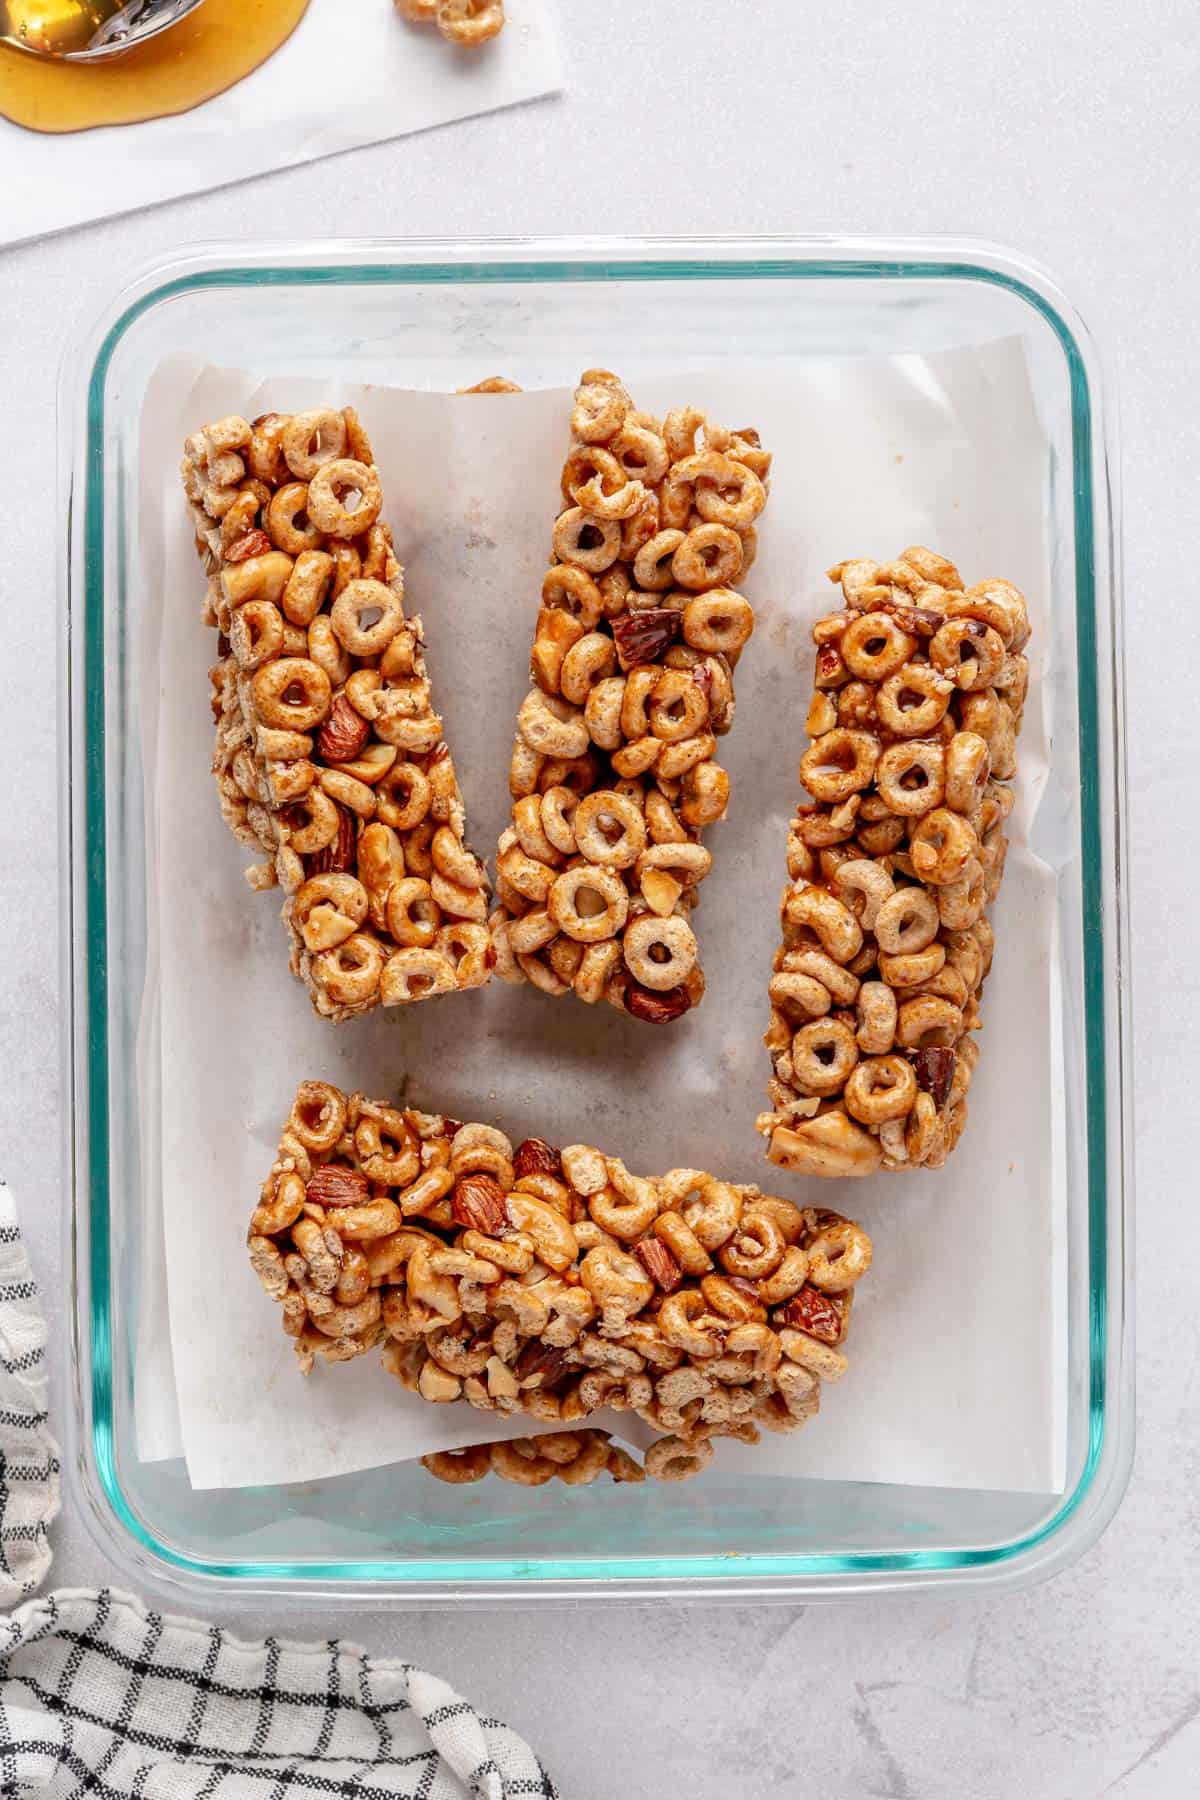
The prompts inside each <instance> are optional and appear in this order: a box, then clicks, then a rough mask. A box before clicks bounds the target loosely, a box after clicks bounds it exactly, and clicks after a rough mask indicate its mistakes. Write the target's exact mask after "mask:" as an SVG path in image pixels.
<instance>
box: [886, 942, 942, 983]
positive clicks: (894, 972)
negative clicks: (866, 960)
mask: <svg viewBox="0 0 1200 1800" xmlns="http://www.w3.org/2000/svg"><path fill="white" fill-rule="evenodd" d="M945 962H946V951H945V947H944V946H943V945H941V944H926V946H925V948H924V949H923V950H903V951H901V952H900V953H899V955H892V953H891V952H890V951H888V950H881V951H880V952H879V973H880V974H881V975H882V976H883V979H884V980H885V981H886V982H887V984H888V986H889V987H890V988H901V989H903V988H923V987H924V984H925V983H926V982H927V981H932V980H933V979H934V977H935V976H936V975H938V974H939V973H940V972H941V970H942V968H943V967H944V966H945Z"/></svg>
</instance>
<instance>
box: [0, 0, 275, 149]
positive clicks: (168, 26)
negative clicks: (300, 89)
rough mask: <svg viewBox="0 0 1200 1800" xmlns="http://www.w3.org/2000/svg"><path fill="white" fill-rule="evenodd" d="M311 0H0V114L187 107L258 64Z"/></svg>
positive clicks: (120, 115)
mask: <svg viewBox="0 0 1200 1800" xmlns="http://www.w3.org/2000/svg"><path fill="white" fill-rule="evenodd" d="M307 10H308V0H0V116H4V117H6V118H9V119H11V120H13V122H14V123H15V124H18V125H24V126H26V127H28V129H29V130H31V131H42V132H66V131H83V130H86V129H88V128H89V127H91V126H95V125H129V124H134V123H136V122H137V121H139V120H142V119H157V118H162V117H164V116H165V115H166V114H168V113H179V112H187V111H188V110H189V109H190V108H191V107H193V106H199V105H201V104H202V102H203V101H205V100H210V99H212V97H213V96H214V95H215V94H220V93H223V92H224V90H225V89H226V88H229V87H232V86H233V85H234V84H235V83H236V82H238V81H241V80H242V79H243V77H244V76H246V75H249V74H250V73H251V71H252V70H254V69H256V68H258V66H259V64H260V63H263V62H265V61H266V59H267V58H268V57H269V56H270V55H271V54H272V53H273V52H274V51H276V50H277V49H278V48H279V46H280V45H281V44H282V43H284V42H285V41H286V40H287V38H289V37H290V36H291V34H292V32H293V31H294V30H295V28H296V26H297V25H298V24H299V22H300V20H301V19H302V18H303V16H304V14H305V12H306V11H307Z"/></svg>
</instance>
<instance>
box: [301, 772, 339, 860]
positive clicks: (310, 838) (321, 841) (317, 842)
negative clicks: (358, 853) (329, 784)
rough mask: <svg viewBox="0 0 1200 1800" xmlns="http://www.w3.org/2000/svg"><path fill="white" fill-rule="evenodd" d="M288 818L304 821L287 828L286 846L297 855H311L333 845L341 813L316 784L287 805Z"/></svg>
mask: <svg viewBox="0 0 1200 1800" xmlns="http://www.w3.org/2000/svg"><path fill="white" fill-rule="evenodd" d="M288 817H289V819H295V818H297V817H300V818H302V819H303V821H304V823H303V824H291V825H289V827H288V837H287V841H288V846H289V848H290V849H291V850H293V851H294V852H295V854H296V855H297V856H312V855H313V854H314V853H315V852H316V851H318V850H324V849H325V847H326V845H327V844H332V843H333V841H334V839H335V838H336V837H337V835H338V831H339V828H340V826H341V820H342V815H341V813H340V812H339V811H338V808H337V807H336V806H335V804H334V802H333V801H332V800H331V799H330V798H329V795H328V794H327V793H325V792H324V790H323V789H321V788H319V787H311V788H309V790H308V792H307V793H305V794H301V796H300V798H299V799H298V800H294V801H293V802H292V803H291V805H290V806H289V808H288Z"/></svg>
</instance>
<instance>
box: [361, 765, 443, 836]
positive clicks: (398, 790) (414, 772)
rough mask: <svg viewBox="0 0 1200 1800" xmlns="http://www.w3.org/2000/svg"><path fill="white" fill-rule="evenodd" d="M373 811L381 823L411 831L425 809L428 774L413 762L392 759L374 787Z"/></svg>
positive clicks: (425, 811) (427, 792)
mask: <svg viewBox="0 0 1200 1800" xmlns="http://www.w3.org/2000/svg"><path fill="white" fill-rule="evenodd" d="M375 796H376V811H377V813H378V816H379V818H380V819H381V820H382V821H383V823H384V824H385V825H391V826H393V827H394V828H395V829H396V830H397V831H411V830H412V829H413V828H414V826H417V825H419V824H420V823H421V821H422V819H424V818H425V816H426V814H427V813H428V811H429V806H430V802H431V800H432V797H433V796H432V790H431V788H430V785H429V777H428V776H427V775H426V774H425V772H424V770H423V769H418V768H417V766H416V764H415V763H410V762H395V763H393V764H392V766H391V768H390V769H389V770H388V771H387V774H386V775H385V776H384V777H383V780H382V781H381V782H380V783H379V784H378V786H377V787H376V789H375Z"/></svg>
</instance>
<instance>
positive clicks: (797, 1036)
mask: <svg viewBox="0 0 1200 1800" xmlns="http://www.w3.org/2000/svg"><path fill="white" fill-rule="evenodd" d="M829 574H830V579H831V580H833V581H836V582H838V583H840V585H841V589H842V600H843V605H842V606H841V608H840V609H839V610H838V611H837V612H834V613H830V614H828V615H827V616H826V617H825V618H823V619H820V620H818V622H817V624H816V626H815V627H814V629H813V637H814V639H815V641H816V645H817V657H816V680H815V687H814V692H813V697H812V702H811V705H810V707H809V712H808V721H807V727H806V729H807V733H808V736H809V738H810V739H811V742H810V744H809V747H808V749H807V750H806V751H805V752H804V755H803V757H802V758H801V761H800V779H801V781H802V782H803V784H804V786H805V788H806V789H807V791H808V793H809V795H810V796H811V803H809V804H805V805H803V806H801V807H800V809H799V811H798V813H797V815H796V817H795V819H794V820H793V821H792V829H791V835H790V836H789V838H788V850H787V866H788V876H789V885H788V887H787V888H786V889H785V891H784V895H783V902H782V916H783V942H782V944H781V946H780V948H779V951H778V953H777V955H776V957H775V962H774V967H773V972H772V975H771V980H770V1000H771V1023H770V1026H769V1029H768V1031H767V1034H766V1038H765V1042H766V1045H767V1048H768V1050H769V1051H770V1054H771V1062H772V1075H771V1079H770V1082H769V1084H768V1092H769V1095H770V1099H771V1104H772V1109H773V1110H772V1111H770V1112H767V1113H762V1114H760V1116H759V1120H758V1127H759V1130H760V1131H761V1132H762V1133H763V1135H764V1136H765V1137H767V1138H768V1140H769V1147H768V1150H767V1155H768V1157H769V1159H770V1161H772V1162H774V1163H777V1164H779V1165H780V1166H781V1167H782V1168H786V1169H794V1170H796V1171H797V1172H798V1173H800V1174H804V1175H823V1176H830V1177H835V1176H846V1175H869V1174H871V1173H873V1172H874V1171H875V1170H876V1169H888V1170H894V1169H916V1168H931V1169H932V1168H939V1167H940V1166H941V1164H942V1163H944V1162H945V1160H946V1157H947V1156H948V1155H949V1153H950V1151H951V1150H953V1148H954V1146H955V1144H956V1143H957V1142H958V1140H959V1137H960V1136H961V1135H962V1131H963V1127H964V1126H965V1124H966V1121H967V1090H968V1089H969V1087H970V1085H971V1075H972V1072H973V1070H974V1068H975V1063H976V1060H977V1058H978V1054H979V1053H978V1049H977V1046H976V1044H975V1041H974V1039H973V1037H972V1036H971V1033H972V1032H974V1031H976V1030H977V1029H978V1027H979V1024H980V1013H979V995H980V990H981V989H982V986H983V982H984V979H985V977H986V975H987V973H988V970H989V968H990V967H991V961H992V928H991V926H990V924H989V923H988V920H987V917H986V909H987V908H988V907H989V906H990V905H991V903H992V901H993V900H994V899H995V897H996V895H997V893H998V892H999V888H1000V881H1001V877H1002V875H1003V873H1004V859H1005V854H1006V852H1007V849H1008V842H1007V839H1006V838H1005V835H1004V824H1005V820H1006V819H1007V818H1008V815H1009V813H1010V812H1011V811H1012V805H1013V791H1012V786H1011V783H1012V780H1013V777H1014V775H1015V774H1016V767H1017V758H1016V742H1017V734H1018V732H1019V731H1020V729H1021V717H1022V712H1023V709H1024V705H1025V695H1026V690H1027V687H1028V683H1029V664H1028V661H1027V659H1026V657H1025V654H1024V651H1025V646H1026V644H1027V643H1028V641H1029V614H1028V610H1027V608H1026V605H1025V601H1024V598H1023V596H1022V595H1021V594H1020V593H1019V592H1018V591H1017V589H1016V588H1015V587H1013V586H1012V584H1011V583H1010V582H1007V581H1000V580H993V581H981V582H979V583H978V584H977V585H976V586H975V587H972V588H967V587H965V586H964V583H963V580H962V577H961V576H960V575H959V572H958V570H957V569H956V568H955V567H954V564H953V563H951V562H948V561H947V560H946V558H945V557H942V556H938V555H937V554H936V553H935V552H933V551H931V550H925V549H922V548H920V547H919V546H915V547H913V548H911V549H909V550H905V551H904V552H903V553H902V555H900V556H899V557H898V558H897V559H896V561H895V562H891V563H883V564H880V563H874V562H870V561H867V560H865V559H864V560H859V561H853V562H845V563H839V564H838V566H837V567H836V568H834V569H831V570H830V571H829Z"/></svg>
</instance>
